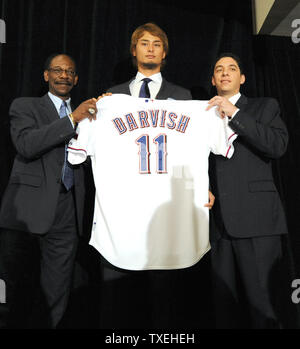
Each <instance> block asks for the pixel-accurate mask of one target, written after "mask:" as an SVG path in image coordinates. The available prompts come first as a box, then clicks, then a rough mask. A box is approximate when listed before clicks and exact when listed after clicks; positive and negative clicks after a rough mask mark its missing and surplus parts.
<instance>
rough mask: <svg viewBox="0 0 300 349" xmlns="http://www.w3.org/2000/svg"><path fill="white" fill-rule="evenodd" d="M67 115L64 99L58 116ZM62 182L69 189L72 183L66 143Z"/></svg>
mask: <svg viewBox="0 0 300 349" xmlns="http://www.w3.org/2000/svg"><path fill="white" fill-rule="evenodd" d="M66 116H67V104H66V102H65V101H63V102H62V104H61V106H60V109H59V117H60V118H61V119H62V118H64V117H66ZM62 182H63V184H64V186H65V187H66V189H67V190H70V189H71V188H72V187H73V185H74V173H73V169H72V167H71V165H70V164H69V162H68V160H67V144H66V145H65V161H64V167H63V172H62Z"/></svg>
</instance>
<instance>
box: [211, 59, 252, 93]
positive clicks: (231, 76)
mask: <svg viewBox="0 0 300 349" xmlns="http://www.w3.org/2000/svg"><path fill="white" fill-rule="evenodd" d="M244 82H245V75H244V74H241V71H240V68H239V66H238V64H237V62H236V61H235V60H234V59H233V58H232V57H223V58H221V59H219V60H218V62H217V63H216V65H215V68H214V75H213V77H212V84H213V86H216V89H217V91H218V95H220V96H233V95H235V94H237V93H238V92H239V90H240V85H241V84H243V83H244Z"/></svg>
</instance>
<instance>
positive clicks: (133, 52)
mask: <svg viewBox="0 0 300 349" xmlns="http://www.w3.org/2000/svg"><path fill="white" fill-rule="evenodd" d="M132 55H133V57H136V49H135V47H133V48H132Z"/></svg>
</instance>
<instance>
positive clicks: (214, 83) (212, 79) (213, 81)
mask: <svg viewBox="0 0 300 349" xmlns="http://www.w3.org/2000/svg"><path fill="white" fill-rule="evenodd" d="M211 84H212V85H213V86H216V82H215V78H214V77H213V76H212V78H211Z"/></svg>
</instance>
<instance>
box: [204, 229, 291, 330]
mask: <svg viewBox="0 0 300 349" xmlns="http://www.w3.org/2000/svg"><path fill="white" fill-rule="evenodd" d="M283 238H284V237H283V236H280V235H278V236H266V237H254V238H244V239H236V238H231V237H230V236H228V235H227V236H226V235H225V236H224V235H223V236H222V238H220V239H219V240H217V241H215V242H213V243H212V250H211V262H212V272H213V274H212V281H213V294H214V304H215V315H216V327H217V328H223V329H224V328H225V329H226V328H227V329H228V328H253V329H270V328H271V329H274V328H282V326H283V324H282V319H281V315H280V314H281V313H282V310H281V309H280V305H282V304H284V303H286V304H287V303H289V302H290V297H289V295H288V294H287V293H286V292H285V291H286V290H284V289H283V288H284V287H285V286H286V285H289V284H290V283H287V282H286V281H283V277H287V275H284V273H286V268H284V267H285V266H284V258H283V255H284V251H283V248H284V244H283V243H282V239H283Z"/></svg>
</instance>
